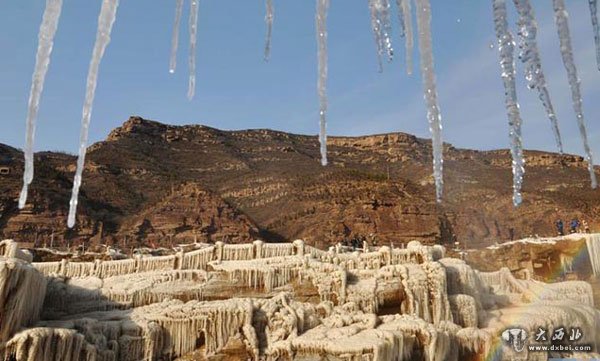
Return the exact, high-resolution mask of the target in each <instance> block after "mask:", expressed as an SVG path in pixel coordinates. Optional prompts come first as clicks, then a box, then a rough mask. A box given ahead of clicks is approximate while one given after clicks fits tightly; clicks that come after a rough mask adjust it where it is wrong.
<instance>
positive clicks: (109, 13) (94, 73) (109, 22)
mask: <svg viewBox="0 0 600 361" xmlns="http://www.w3.org/2000/svg"><path fill="white" fill-rule="evenodd" d="M118 6H119V0H103V1H102V8H101V9H100V15H99V16H98V30H97V33H96V42H95V44H94V51H93V53H92V60H91V61H90V67H89V70H88V76H87V83H86V90H85V101H84V103H83V117H82V119H81V135H80V138H79V155H78V157H77V170H76V171H75V179H74V181H73V192H72V194H71V201H70V203H69V217H68V220H67V225H68V226H69V228H72V227H73V226H74V225H75V214H76V212H77V201H78V197H79V188H80V187H81V177H82V175H83V168H84V165H85V153H86V150H87V142H88V133H89V128H90V119H91V117H92V105H93V103H94V96H95V94H96V83H97V81H98V70H99V68H100V62H101V61H102V56H103V55H104V50H106V46H107V45H108V43H109V42H110V33H111V30H112V26H113V24H114V22H115V17H116V15H117V7H118Z"/></svg>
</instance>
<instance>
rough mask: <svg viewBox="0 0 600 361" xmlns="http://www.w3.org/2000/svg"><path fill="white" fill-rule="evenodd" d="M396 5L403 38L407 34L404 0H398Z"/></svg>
mask: <svg viewBox="0 0 600 361" xmlns="http://www.w3.org/2000/svg"><path fill="white" fill-rule="evenodd" d="M396 7H397V8H398V27H399V28H400V37H401V38H403V37H404V36H405V35H406V24H405V22H404V9H403V8H402V0H396Z"/></svg>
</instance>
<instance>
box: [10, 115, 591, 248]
mask: <svg viewBox="0 0 600 361" xmlns="http://www.w3.org/2000/svg"><path fill="white" fill-rule="evenodd" d="M328 141H329V144H330V146H329V151H330V154H329V155H330V160H331V165H329V166H327V167H320V166H319V165H318V163H319V162H318V159H319V148H318V140H317V138H316V137H311V136H303V135H295V134H288V133H283V132H277V131H273V130H266V129H258V130H242V131H221V130H218V129H214V128H210V127H205V126H199V125H188V126H172V125H165V124H161V123H159V122H156V121H151V120H146V119H143V118H140V117H131V118H130V119H129V120H127V121H126V122H125V123H124V124H123V125H122V126H121V127H119V128H117V129H115V130H113V131H112V132H111V133H110V135H109V136H108V137H107V139H106V140H105V141H102V142H99V143H96V144H94V145H92V146H91V147H90V148H89V151H88V156H87V165H86V169H85V173H84V182H83V187H82V193H81V198H80V206H79V208H78V212H79V213H78V222H77V225H76V227H75V228H74V229H73V230H67V228H66V224H65V222H66V212H67V207H68V199H69V194H70V190H71V186H72V183H71V182H72V178H73V172H74V165H75V158H74V157H73V156H71V155H68V154H63V153H50V152H46V153H38V154H36V159H35V160H36V178H35V180H34V182H33V184H32V186H31V192H30V194H31V197H30V200H31V201H30V202H29V205H28V206H27V207H26V208H25V209H24V210H22V211H19V210H18V209H17V207H16V200H17V198H18V194H19V191H20V188H21V179H22V167H23V163H22V157H23V156H22V154H21V153H20V152H19V151H18V150H16V149H13V148H10V147H6V146H2V147H0V160H2V163H3V164H5V166H8V167H9V168H10V170H11V171H10V173H9V174H8V175H0V234H1V235H3V236H4V237H7V238H14V239H16V240H20V241H27V242H35V243H37V244H44V243H46V244H48V243H50V242H51V241H52V242H54V245H71V246H72V245H75V244H78V243H81V242H84V241H85V242H87V241H88V240H90V239H91V242H92V243H99V242H100V241H101V240H102V243H109V244H110V243H119V244H127V245H130V244H131V242H132V241H133V242H136V243H135V244H136V245H137V244H141V243H146V245H148V246H150V244H149V240H152V242H153V243H157V242H158V244H157V245H160V244H162V245H169V244H170V243H172V242H179V243H182V242H186V243H189V242H192V241H193V240H194V239H196V240H203V241H210V242H212V241H216V240H227V241H231V242H237V241H243V240H249V239H253V238H255V236H256V235H257V234H258V235H259V236H260V238H261V239H265V240H267V241H284V240H293V239H296V238H303V239H305V240H306V241H307V242H308V243H311V244H314V245H318V246H320V247H325V246H328V245H331V244H335V243H337V242H339V241H340V240H342V239H352V238H361V239H362V238H364V239H367V240H369V241H370V242H371V241H375V242H376V243H378V244H380V245H381V244H387V245H390V243H395V244H397V245H399V244H400V243H405V242H408V241H410V240H413V239H418V240H421V241H423V242H442V243H453V242H454V241H456V240H457V241H460V242H461V243H462V244H465V243H466V244H468V246H469V247H479V246H485V245H489V244H492V243H494V242H495V241H498V240H507V239H510V238H515V239H517V238H523V237H526V236H529V235H535V234H540V235H545V234H546V235H547V234H552V233H554V226H553V222H554V220H555V219H557V218H563V219H570V218H571V217H578V218H580V219H586V220H587V221H588V223H590V226H591V228H592V229H597V228H600V191H597V190H596V191H593V190H591V189H590V188H589V179H588V175H587V173H586V169H585V164H584V162H583V160H582V158H581V157H577V156H571V155H564V156H559V155H557V154H553V153H544V152H538V151H527V152H525V156H526V158H527V159H526V160H527V163H526V164H527V169H526V170H527V173H526V177H525V183H524V189H523V194H524V203H523V205H522V206H521V207H519V208H514V207H513V206H512V203H511V179H512V178H511V170H510V154H509V153H508V151H506V150H498V151H486V152H480V151H474V150H464V149H457V148H455V147H453V146H451V145H449V144H446V145H445V149H444V152H445V157H446V162H445V168H444V177H445V178H444V180H445V195H444V200H443V202H442V203H441V204H436V203H435V201H434V194H435V193H434V186H433V178H432V176H431V161H432V160H431V155H430V154H431V143H430V141H428V140H425V139H420V138H417V137H415V136H412V135H408V134H403V133H391V134H381V135H372V136H364V137H330V138H329V140H328Z"/></svg>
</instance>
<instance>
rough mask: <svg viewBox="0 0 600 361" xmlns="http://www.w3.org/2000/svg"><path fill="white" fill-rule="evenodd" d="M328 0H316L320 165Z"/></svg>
mask: <svg viewBox="0 0 600 361" xmlns="http://www.w3.org/2000/svg"><path fill="white" fill-rule="evenodd" d="M328 10H329V0H317V14H316V19H315V20H316V28H317V58H318V63H319V75H318V79H317V90H318V93H319V117H320V121H319V143H320V144H321V165H323V166H326V165H327V11H328Z"/></svg>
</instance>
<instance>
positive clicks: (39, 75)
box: [19, 0, 62, 209]
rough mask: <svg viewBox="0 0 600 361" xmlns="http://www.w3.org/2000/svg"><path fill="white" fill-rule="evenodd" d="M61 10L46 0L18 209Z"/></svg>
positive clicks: (27, 176) (28, 178)
mask: <svg viewBox="0 0 600 361" xmlns="http://www.w3.org/2000/svg"><path fill="white" fill-rule="evenodd" d="M61 9H62V0H47V1H46V9H45V10H44V15H43V18H42V25H40V31H39V34H38V39H39V40H38V48H37V54H36V57H35V68H34V70H33V76H32V79H31V92H30V94H29V104H28V109H27V120H26V131H25V134H26V135H25V150H24V153H25V171H24V172H23V189H22V190H21V196H20V197H19V209H22V208H23V207H25V203H27V193H28V188H29V185H30V184H31V181H32V180H33V140H34V138H35V122H36V118H37V114H38V110H39V107H40V97H41V96H42V91H43V90H44V81H45V80H46V73H47V72H48V67H49V66H50V54H51V53H52V47H53V46H54V35H55V34H56V29H57V28H58V20H59V18H60V12H61Z"/></svg>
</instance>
